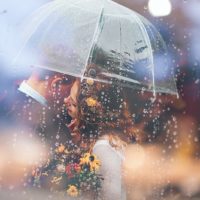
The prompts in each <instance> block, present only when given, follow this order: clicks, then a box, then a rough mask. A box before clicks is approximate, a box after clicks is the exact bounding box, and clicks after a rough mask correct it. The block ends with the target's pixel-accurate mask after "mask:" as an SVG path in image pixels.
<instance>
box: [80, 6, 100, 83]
mask: <svg viewBox="0 0 200 200" xmlns="http://www.w3.org/2000/svg"><path fill="white" fill-rule="evenodd" d="M103 13H104V6H102V8H101V12H100V14H99V18H98V22H97V25H96V28H95V31H94V34H93V37H92V42H91V46H90V48H89V49H90V50H89V53H88V56H87V59H86V63H85V67H84V69H83V73H82V76H81V81H82V80H83V77H84V74H85V71H86V68H87V64H88V63H89V62H90V60H91V58H90V55H91V53H92V52H93V49H94V46H95V42H96V41H97V39H98V36H99V34H100V23H101V19H102V16H103Z"/></svg>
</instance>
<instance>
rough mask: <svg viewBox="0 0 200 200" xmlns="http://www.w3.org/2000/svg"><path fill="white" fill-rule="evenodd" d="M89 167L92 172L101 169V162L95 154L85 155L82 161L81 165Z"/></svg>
mask: <svg viewBox="0 0 200 200" xmlns="http://www.w3.org/2000/svg"><path fill="white" fill-rule="evenodd" d="M84 164H86V165H89V166H90V171H96V170H98V169H99V167H100V160H98V159H97V157H96V156H95V155H94V154H90V153H85V154H84V155H83V157H82V158H81V159H80V165H84Z"/></svg>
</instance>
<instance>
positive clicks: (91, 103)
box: [86, 97, 97, 107]
mask: <svg viewBox="0 0 200 200" xmlns="http://www.w3.org/2000/svg"><path fill="white" fill-rule="evenodd" d="M86 103H87V105H88V106H89V107H94V106H96V105H97V100H96V99H93V98H92V97H89V98H87V99H86Z"/></svg>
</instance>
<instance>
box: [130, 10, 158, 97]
mask: <svg viewBox="0 0 200 200" xmlns="http://www.w3.org/2000/svg"><path fill="white" fill-rule="evenodd" d="M132 15H134V17H135V19H136V20H137V22H138V24H139V25H140V28H141V29H142V30H143V31H144V33H145V35H144V36H145V38H144V39H145V40H146V42H147V45H148V46H149V47H151V42H150V39H149V37H148V33H147V31H146V28H145V27H144V25H143V23H141V21H140V19H139V17H138V16H137V15H136V14H135V13H134V12H132ZM148 52H149V55H150V60H151V64H152V81H153V94H154V96H155V95H156V93H155V79H154V71H153V54H152V53H151V52H150V50H148Z"/></svg>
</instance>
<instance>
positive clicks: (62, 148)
mask: <svg viewBox="0 0 200 200" xmlns="http://www.w3.org/2000/svg"><path fill="white" fill-rule="evenodd" d="M64 151H65V146H64V145H63V144H61V145H60V146H59V147H58V148H57V149H56V153H63V152H64Z"/></svg>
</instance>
